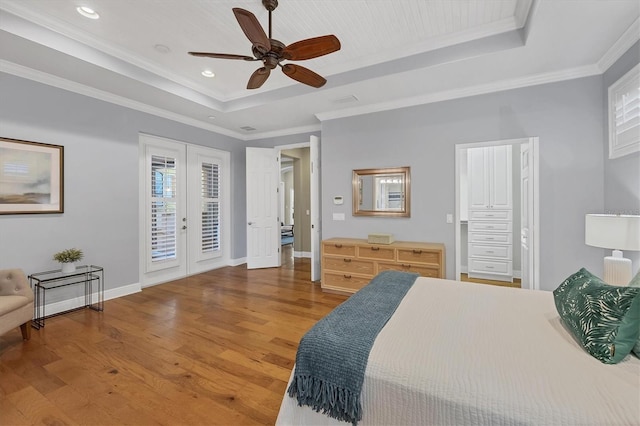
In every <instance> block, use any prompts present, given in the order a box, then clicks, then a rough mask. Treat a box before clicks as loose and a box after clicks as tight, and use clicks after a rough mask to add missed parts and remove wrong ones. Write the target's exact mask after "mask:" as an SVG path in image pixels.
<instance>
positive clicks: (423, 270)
mask: <svg viewBox="0 0 640 426" xmlns="http://www.w3.org/2000/svg"><path fill="white" fill-rule="evenodd" d="M382 271H402V272H414V273H416V274H420V276H423V277H433V278H442V277H441V275H440V268H436V267H431V268H430V267H428V266H422V265H415V264H411V263H382V262H381V263H378V273H380V272H382Z"/></svg>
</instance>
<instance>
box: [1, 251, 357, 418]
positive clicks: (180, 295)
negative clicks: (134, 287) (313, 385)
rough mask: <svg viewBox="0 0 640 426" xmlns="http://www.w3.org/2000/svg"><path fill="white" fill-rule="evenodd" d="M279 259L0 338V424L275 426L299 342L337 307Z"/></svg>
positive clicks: (303, 271)
mask: <svg viewBox="0 0 640 426" xmlns="http://www.w3.org/2000/svg"><path fill="white" fill-rule="evenodd" d="M284 253H285V255H284V262H283V267H282V268H280V269H261V270H251V271H249V270H247V269H246V267H244V266H239V267H227V268H222V269H218V270H215V271H211V272H207V273H204V274H201V275H197V276H193V277H189V278H185V279H181V280H177V281H174V282H171V283H167V284H162V285H158V286H154V287H149V288H146V289H144V290H143V291H142V292H141V293H137V294H134V295H130V296H126V297H122V298H119V299H114V300H109V301H106V302H105V310H104V312H102V313H98V312H95V311H92V310H82V311H77V312H73V313H70V314H65V315H61V316H58V317H53V318H50V319H47V321H46V327H44V328H43V329H40V330H32V335H31V340H30V341H28V342H23V341H22V336H21V334H20V329H19V328H16V329H15V330H12V331H10V332H8V333H6V334H4V335H3V336H0V424H1V425H27V424H47V425H65V424H69V425H71V424H84V425H115V424H118V425H121V424H122V425H124V424H129V425H147V424H165V425H216V424H218V425H240V424H273V423H274V422H275V420H276V416H277V413H278V410H279V408H280V402H281V400H282V396H283V394H284V391H285V387H286V383H287V380H288V379H289V375H290V372H291V368H292V367H293V363H294V360H295V353H296V349H297V346H298V342H299V340H300V338H301V337H302V335H303V334H304V333H305V332H306V331H307V330H308V329H309V328H310V327H311V326H312V325H313V324H314V323H315V322H316V321H317V320H319V319H320V318H322V317H323V316H324V315H326V314H327V313H329V312H330V311H331V310H332V309H333V308H334V307H335V306H337V305H338V304H339V303H341V302H342V301H343V300H345V299H346V297H345V296H340V295H334V294H326V293H322V291H321V290H320V285H319V284H315V285H314V284H313V283H311V282H310V281H309V270H310V263H309V259H301V260H298V259H296V260H294V259H293V258H292V257H291V254H290V252H289V253H288V254H287V251H286V250H285V251H284Z"/></svg>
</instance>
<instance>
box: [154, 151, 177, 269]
mask: <svg viewBox="0 0 640 426" xmlns="http://www.w3.org/2000/svg"><path fill="white" fill-rule="evenodd" d="M176 206H177V199H176V160H175V158H170V157H163V156H158V155H153V156H152V157H151V261H152V262H159V261H163V260H174V259H175V258H176V251H177V239H176V236H177V217H176V214H177V212H176Z"/></svg>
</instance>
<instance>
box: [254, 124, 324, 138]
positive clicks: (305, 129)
mask: <svg viewBox="0 0 640 426" xmlns="http://www.w3.org/2000/svg"><path fill="white" fill-rule="evenodd" d="M320 130H322V125H321V124H311V125H309V126H301V127H291V128H289V129H282V130H274V131H271V132H263V133H254V134H251V135H244V140H245V141H253V140H257V139H266V138H277V137H280V136H290V135H298V134H301V133H312V132H319V131H320Z"/></svg>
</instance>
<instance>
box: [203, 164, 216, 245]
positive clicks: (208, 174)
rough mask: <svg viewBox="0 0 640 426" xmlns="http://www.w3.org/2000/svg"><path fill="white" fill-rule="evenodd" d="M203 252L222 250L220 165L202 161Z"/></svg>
mask: <svg viewBox="0 0 640 426" xmlns="http://www.w3.org/2000/svg"><path fill="white" fill-rule="evenodd" d="M201 168H202V169H201V173H202V194H201V196H202V199H201V217H202V223H201V230H202V231H201V236H200V237H201V245H200V249H201V253H213V252H217V251H219V250H220V166H219V165H218V164H214V163H205V162H203V163H201Z"/></svg>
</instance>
